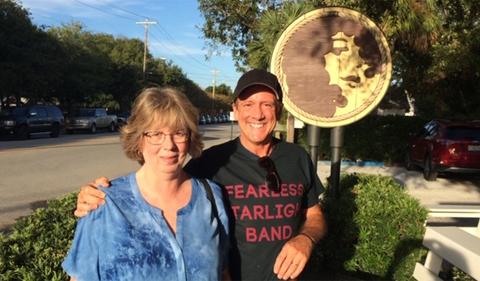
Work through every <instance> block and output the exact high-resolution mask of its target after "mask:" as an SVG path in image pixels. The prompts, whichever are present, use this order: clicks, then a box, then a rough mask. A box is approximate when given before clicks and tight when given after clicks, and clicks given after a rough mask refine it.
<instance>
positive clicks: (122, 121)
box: [117, 112, 130, 128]
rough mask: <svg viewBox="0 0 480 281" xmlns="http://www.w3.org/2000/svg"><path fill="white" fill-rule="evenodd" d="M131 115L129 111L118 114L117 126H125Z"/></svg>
mask: <svg viewBox="0 0 480 281" xmlns="http://www.w3.org/2000/svg"><path fill="white" fill-rule="evenodd" d="M129 117H130V113H129V112H122V113H119V114H117V126H118V128H120V127H123V126H124V125H125V124H127V122H128V118H129Z"/></svg>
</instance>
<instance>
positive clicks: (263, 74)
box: [233, 69, 282, 101]
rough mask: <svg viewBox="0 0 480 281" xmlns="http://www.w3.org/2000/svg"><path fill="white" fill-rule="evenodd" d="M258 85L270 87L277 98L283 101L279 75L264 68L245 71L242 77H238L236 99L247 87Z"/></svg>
mask: <svg viewBox="0 0 480 281" xmlns="http://www.w3.org/2000/svg"><path fill="white" fill-rule="evenodd" d="M256 85H262V86H265V87H267V88H269V89H270V90H272V91H273V93H274V94H275V95H276V96H277V99H278V100H279V101H282V88H281V86H280V83H278V79H277V76H275V75H274V74H272V73H270V72H268V71H266V70H263V69H252V70H250V71H248V72H245V73H244V74H243V75H242V77H240V79H238V83H237V86H236V87H235V91H233V96H234V100H236V99H237V98H238V96H239V95H240V94H242V93H243V91H245V90H246V89H247V88H249V87H251V86H256Z"/></svg>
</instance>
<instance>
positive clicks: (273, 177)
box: [258, 156, 280, 192]
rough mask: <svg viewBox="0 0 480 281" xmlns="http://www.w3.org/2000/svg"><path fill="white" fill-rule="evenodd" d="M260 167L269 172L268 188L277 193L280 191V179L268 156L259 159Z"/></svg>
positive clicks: (267, 176) (266, 177)
mask: <svg viewBox="0 0 480 281" xmlns="http://www.w3.org/2000/svg"><path fill="white" fill-rule="evenodd" d="M258 165H260V167H262V168H263V169H265V171H267V175H266V176H265V181H266V182H267V186H268V188H270V189H271V190H273V191H276V192H278V191H280V177H279V176H278V173H277V169H276V168H275V164H274V163H273V161H272V159H270V157H268V156H264V157H260V158H258Z"/></svg>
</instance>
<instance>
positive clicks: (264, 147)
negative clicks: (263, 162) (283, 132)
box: [240, 136, 274, 157]
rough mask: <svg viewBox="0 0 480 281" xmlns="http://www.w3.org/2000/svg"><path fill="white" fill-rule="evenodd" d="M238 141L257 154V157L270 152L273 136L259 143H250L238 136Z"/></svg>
mask: <svg viewBox="0 0 480 281" xmlns="http://www.w3.org/2000/svg"><path fill="white" fill-rule="evenodd" d="M240 143H241V144H242V145H243V147H245V148H246V149H247V150H248V151H250V152H251V153H253V154H255V155H257V156H258V157H263V156H268V155H270V153H271V152H272V149H273V146H274V143H273V138H272V137H268V138H267V139H266V140H265V141H263V142H261V143H252V142H248V141H246V140H245V139H243V138H242V136H240Z"/></svg>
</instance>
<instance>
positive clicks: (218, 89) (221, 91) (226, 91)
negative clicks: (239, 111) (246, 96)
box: [205, 83, 233, 97]
mask: <svg viewBox="0 0 480 281" xmlns="http://www.w3.org/2000/svg"><path fill="white" fill-rule="evenodd" d="M205 92H207V93H210V94H211V93H213V86H208V87H207V88H205ZM232 94H233V91H232V88H230V86H228V85H226V84H224V83H222V84H220V85H218V86H215V95H221V96H227V97H228V96H231V95H232Z"/></svg>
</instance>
